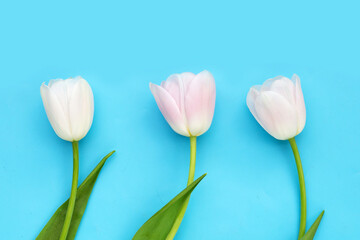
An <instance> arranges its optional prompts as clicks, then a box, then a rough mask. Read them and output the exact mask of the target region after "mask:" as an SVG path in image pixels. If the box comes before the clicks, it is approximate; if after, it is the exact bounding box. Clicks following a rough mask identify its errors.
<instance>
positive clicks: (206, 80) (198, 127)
mask: <svg viewBox="0 0 360 240" xmlns="http://www.w3.org/2000/svg"><path fill="white" fill-rule="evenodd" d="M150 90H151V92H152V94H153V95H154V98H155V100H156V103H157V105H158V107H159V109H160V111H161V113H162V114H163V116H164V117H165V119H166V121H167V122H168V123H169V125H170V126H171V128H172V129H173V130H174V131H175V132H177V133H178V134H181V135H183V136H187V137H190V136H200V135H201V134H203V133H205V132H206V131H207V130H208V129H209V128H210V125H211V122H212V119H213V115H214V109H215V95H216V90H215V81H214V77H213V76H212V74H211V73H210V72H208V71H206V70H205V71H202V72H201V73H199V74H197V75H195V74H193V73H190V72H185V73H181V74H173V75H171V76H170V77H169V78H168V79H167V80H166V81H163V82H162V83H161V85H160V86H158V85H155V84H152V83H150Z"/></svg>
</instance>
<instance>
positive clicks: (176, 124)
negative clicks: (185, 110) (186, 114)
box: [150, 83, 190, 136]
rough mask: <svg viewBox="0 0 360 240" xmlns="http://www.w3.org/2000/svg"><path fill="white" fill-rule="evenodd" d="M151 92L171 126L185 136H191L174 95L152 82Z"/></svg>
mask: <svg viewBox="0 0 360 240" xmlns="http://www.w3.org/2000/svg"><path fill="white" fill-rule="evenodd" d="M150 90H151V93H152V94H153V95H154V98H155V101H156V103H157V105H158V107H159V109H160V111H161V113H162V115H163V116H164V118H165V119H166V121H167V122H168V123H169V125H170V127H171V128H172V129H173V130H174V131H175V132H177V133H178V134H181V135H183V136H190V133H189V131H188V129H187V127H186V123H185V122H184V118H183V116H182V115H181V113H180V110H179V108H178V106H177V104H176V102H175V100H174V99H173V97H172V96H171V95H170V94H169V93H168V92H167V91H166V90H165V89H164V88H163V87H161V86H158V85H155V84H152V83H150Z"/></svg>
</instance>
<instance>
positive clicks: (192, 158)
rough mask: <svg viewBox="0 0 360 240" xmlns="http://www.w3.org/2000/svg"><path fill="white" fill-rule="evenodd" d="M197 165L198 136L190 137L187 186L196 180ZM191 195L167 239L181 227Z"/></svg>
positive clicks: (172, 237)
mask: <svg viewBox="0 0 360 240" xmlns="http://www.w3.org/2000/svg"><path fill="white" fill-rule="evenodd" d="M195 165H196V137H194V136H191V137H190V168H189V177H188V182H187V186H189V185H190V184H191V183H192V182H193V181H194V176H195ZM189 200H190V196H189V197H188V198H187V199H186V200H185V202H184V205H183V206H182V208H181V210H180V212H179V215H178V216H177V218H176V220H175V222H174V225H173V227H172V228H171V230H170V232H169V234H168V236H167V237H166V240H172V239H174V237H175V234H176V232H177V230H178V229H179V227H180V224H181V221H182V219H183V218H184V215H185V212H186V208H187V205H188V204H189Z"/></svg>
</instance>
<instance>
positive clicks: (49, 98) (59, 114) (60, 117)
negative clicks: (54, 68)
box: [40, 83, 73, 141]
mask: <svg viewBox="0 0 360 240" xmlns="http://www.w3.org/2000/svg"><path fill="white" fill-rule="evenodd" d="M40 94H41V98H42V100H43V104H44V108H45V111H46V115H47V117H48V119H49V121H50V124H51V126H52V127H53V129H54V131H55V133H56V134H57V135H58V136H59V137H60V138H62V139H64V140H66V141H72V140H73V139H72V135H71V130H70V124H69V118H68V115H67V113H65V112H64V109H63V106H62V105H61V104H60V102H59V99H58V97H57V96H56V94H55V93H54V92H53V91H52V90H51V89H50V88H49V87H48V86H46V85H45V84H44V83H43V84H42V85H41V87H40Z"/></svg>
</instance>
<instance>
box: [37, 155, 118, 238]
mask: <svg viewBox="0 0 360 240" xmlns="http://www.w3.org/2000/svg"><path fill="white" fill-rule="evenodd" d="M114 152H115V151H112V152H111V153H109V154H108V155H106V156H105V157H104V158H103V159H102V160H101V161H100V163H99V164H98V165H97V166H96V167H95V168H94V170H93V171H92V172H91V173H90V174H89V175H88V176H87V177H86V179H85V180H84V182H82V184H81V185H80V187H78V191H77V194H76V201H75V208H74V213H73V217H72V220H71V225H70V229H69V232H68V236H67V238H66V239H67V240H73V239H74V238H75V235H76V232H77V229H78V227H79V224H80V221H81V218H82V216H83V214H84V212H85V209H86V205H87V202H88V200H89V197H90V194H91V192H92V189H93V187H94V184H95V182H96V179H97V177H98V175H99V173H100V170H101V169H102V167H103V166H104V164H105V162H106V160H107V159H108V158H109V157H110V156H111V155H112V154H113V153H114ZM68 203H69V200H67V201H66V202H64V203H63V204H62V205H61V206H60V207H59V208H58V209H57V210H56V212H55V213H54V215H53V216H52V217H51V219H50V220H49V221H48V223H47V224H46V225H45V227H44V228H43V230H42V231H41V232H40V234H39V236H37V238H36V240H58V239H59V237H60V234H61V230H62V227H63V224H64V221H65V215H66V210H67V206H68Z"/></svg>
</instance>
